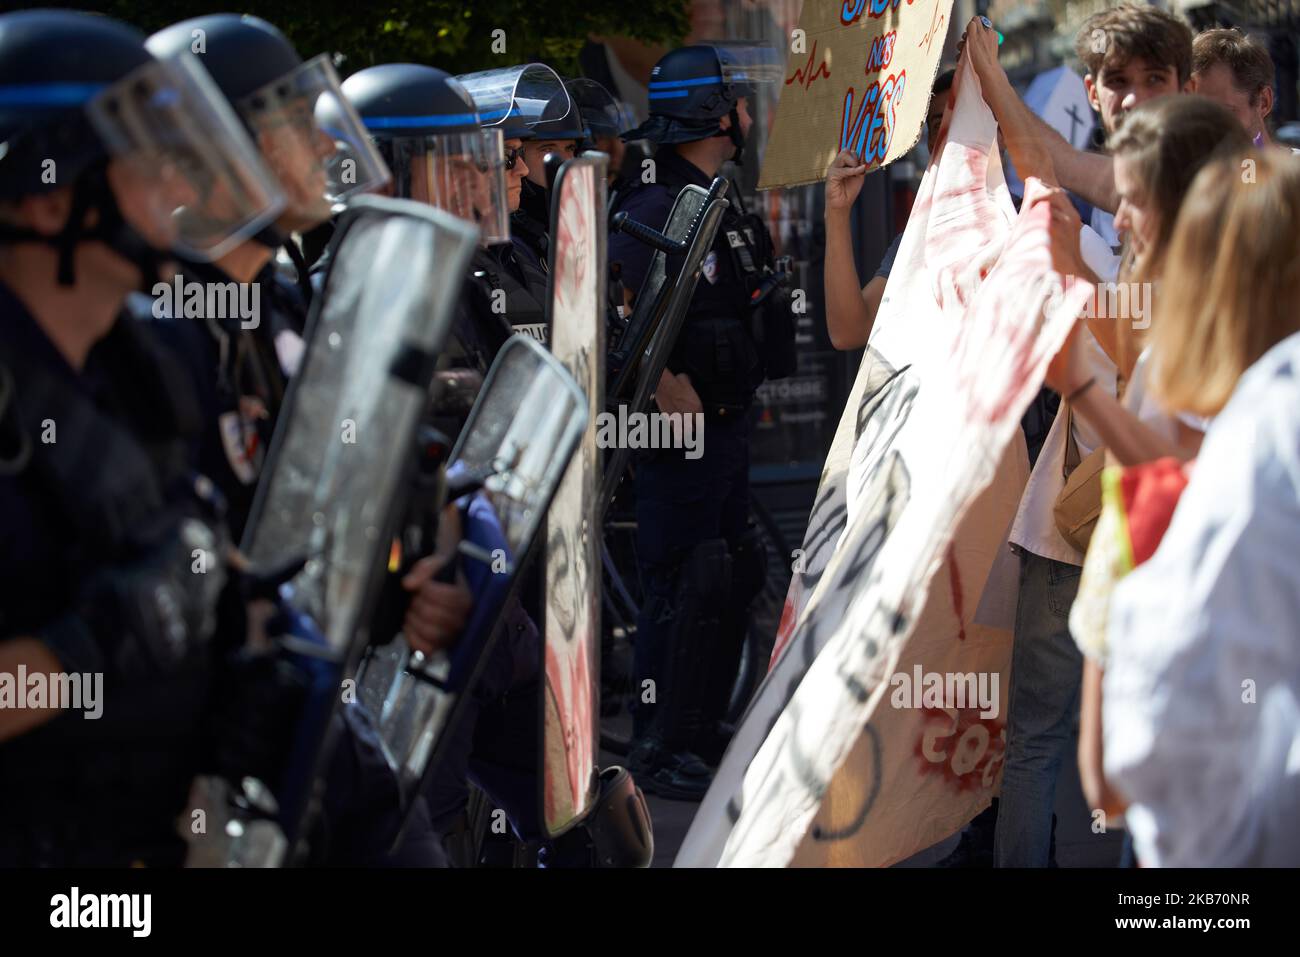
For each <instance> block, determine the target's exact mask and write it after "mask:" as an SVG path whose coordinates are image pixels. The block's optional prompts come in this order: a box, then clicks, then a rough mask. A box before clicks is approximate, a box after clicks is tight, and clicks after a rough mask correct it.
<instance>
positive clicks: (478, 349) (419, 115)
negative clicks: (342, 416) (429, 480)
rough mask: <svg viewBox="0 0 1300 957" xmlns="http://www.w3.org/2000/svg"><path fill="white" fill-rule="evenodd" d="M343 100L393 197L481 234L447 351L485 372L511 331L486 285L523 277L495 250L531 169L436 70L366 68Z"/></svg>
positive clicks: (529, 313) (505, 239)
mask: <svg viewBox="0 0 1300 957" xmlns="http://www.w3.org/2000/svg"><path fill="white" fill-rule="evenodd" d="M343 92H344V94H345V95H346V96H347V98H348V100H349V102H350V103H351V104H352V106H353V107H354V108H355V109H356V111H357V113H358V114H359V115H360V117H361V121H362V123H364V124H365V127H366V130H367V132H368V133H369V135H370V137H371V138H372V140H373V142H374V144H375V146H376V148H377V149H378V151H379V153H380V155H381V156H383V158H384V161H385V162H386V163H387V164H388V166H389V168H390V169H391V170H392V171H393V183H392V186H391V192H392V193H393V194H394V195H396V196H399V197H401V198H404V199H413V200H416V201H418V202H422V203H427V204H429V205H430V206H436V207H437V208H439V209H442V210H445V211H446V212H449V213H451V214H452V215H453V216H457V217H459V218H461V219H464V220H466V221H467V222H470V223H474V224H475V225H477V226H478V227H479V245H480V249H479V251H478V253H477V254H476V257H475V259H474V265H473V267H472V270H473V272H474V273H475V274H477V275H476V278H475V279H473V280H471V287H470V288H469V289H468V290H467V293H468V294H469V295H468V296H462V298H461V302H460V304H459V306H458V309H457V315H456V321H455V324H454V326H453V340H452V341H451V342H449V344H448V349H449V351H450V353H451V358H452V362H453V363H454V364H455V365H457V366H464V367H468V368H472V369H476V370H477V371H478V372H479V373H483V372H486V371H487V367H488V366H489V365H490V364H491V362H492V359H493V358H494V357H495V355H496V352H497V350H498V349H499V348H500V347H501V345H502V343H504V342H505V340H506V337H507V336H509V335H510V334H511V332H512V329H511V326H510V323H509V322H508V321H507V318H506V315H507V311H506V306H507V304H508V303H507V302H506V301H505V299H506V297H505V295H504V294H503V295H502V296H501V297H498V300H500V301H501V308H500V310H499V311H498V310H496V309H494V308H493V305H494V303H493V300H492V297H491V287H490V285H487V284H486V283H485V279H484V277H486V276H487V275H489V274H491V275H494V276H495V275H498V274H500V273H502V272H505V273H506V274H507V276H508V280H507V281H511V280H514V279H515V277H517V276H519V275H520V274H519V273H517V272H515V271H514V270H513V269H512V268H511V267H512V265H513V260H512V259H510V258H503V259H500V260H499V259H497V258H495V257H494V256H493V254H492V253H489V252H488V250H489V249H490V248H492V247H496V246H501V245H503V244H505V245H507V246H508V244H509V242H510V211H511V209H512V201H511V197H512V196H513V197H514V201H513V205H514V206H516V207H517V205H518V196H519V184H520V182H521V181H522V179H523V175H524V173H525V171H526V168H525V167H524V165H523V160H522V158H519V157H518V155H517V154H512V156H514V157H515V158H514V159H512V160H511V168H510V169H508V170H507V168H506V162H507V161H506V158H505V149H504V146H503V141H502V131H501V130H500V129H498V128H495V127H493V128H488V129H484V128H483V127H482V125H481V123H480V121H479V114H478V108H477V107H476V106H475V104H474V101H473V100H472V99H471V98H470V95H469V93H468V92H467V91H466V90H465V88H464V87H463V86H462V85H461V84H460V81H459V80H457V79H456V78H455V77H453V76H451V75H450V74H448V73H446V72H444V71H442V70H439V69H436V68H435V67H431V66H422V65H418V64H414V63H387V64H383V65H381V66H373V67H368V68H366V69H364V70H361V71H359V72H357V73H354V74H352V75H351V76H350V77H348V78H347V80H346V81H345V82H344V84H343ZM485 285H486V289H485ZM470 297H473V298H470ZM516 300H517V302H518V300H519V297H518V296H517V297H516ZM529 305H530V307H532V308H530V309H526V310H523V309H521V310H519V311H518V312H517V317H518V318H519V319H520V320H521V321H527V322H530V323H532V324H538V323H540V322H541V321H542V320H541V319H540V318H539V317H538V316H537V314H536V307H537V305H538V304H536V303H530V304H529ZM456 428H457V429H458V428H459V424H457V425H456Z"/></svg>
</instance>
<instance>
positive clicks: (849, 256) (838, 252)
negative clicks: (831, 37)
mask: <svg viewBox="0 0 1300 957" xmlns="http://www.w3.org/2000/svg"><path fill="white" fill-rule="evenodd" d="M954 75H955V73H954V71H953V70H945V71H944V72H942V73H940V74H939V78H938V79H937V80H935V81H934V88H933V90H932V91H931V93H930V106H929V109H928V110H927V111H926V114H925V142H926V144H927V145H928V146H929V148H930V150H931V151H932V152H933V150H934V149H935V148H936V146H937V145H938V141H939V124H940V123H941V122H942V121H943V114H944V111H945V110H946V109H947V108H948V100H949V99H950V96H951V91H952V81H953V76H954ZM866 172H867V167H866V164H865V163H860V162H859V161H858V157H857V156H856V155H855V154H854V153H852V152H851V151H850V150H844V151H842V152H841V153H840V154H839V155H838V156H836V157H835V159H834V160H833V161H832V162H831V165H830V168H828V169H827V170H826V214H825V215H826V265H825V268H824V270H823V276H824V279H825V283H826V332H827V334H828V335H829V336H830V340H831V345H832V346H834V347H835V348H836V349H840V350H843V351H849V350H853V349H861V348H862V347H863V346H865V345H866V344H867V340H868V339H870V338H871V328H872V326H873V325H874V324H875V322H876V314H877V313H878V312H879V311H880V302H881V300H882V299H883V298H884V296H885V282H886V281H887V280H888V279H889V273H890V270H891V269H893V268H894V257H896V256H897V255H898V246H899V244H900V243H902V241H903V233H902V231H900V232H899V234H898V235H897V236H895V237H894V241H893V242H891V243H890V244H889V248H888V249H886V250H885V255H884V256H883V257H882V258H881V260H880V266H879V267H877V269H876V273H875V275H874V276H872V277H871V279H870V281H869V282H868V283H867V284H866V285H865V286H861V287H860V288H859V285H860V283H859V278H858V268H857V265H856V263H854V261H853V235H852V233H851V231H850V223H851V220H850V216H849V214H850V212H851V210H852V209H853V204H854V203H856V202H857V199H858V194H859V193H861V192H862V182H863V179H864V177H865V176H866Z"/></svg>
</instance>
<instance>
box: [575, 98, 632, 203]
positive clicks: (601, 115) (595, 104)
mask: <svg viewBox="0 0 1300 957" xmlns="http://www.w3.org/2000/svg"><path fill="white" fill-rule="evenodd" d="M564 87H565V89H567V90H568V91H569V98H570V99H572V100H573V105H574V106H575V107H576V108H577V110H578V112H579V113H580V114H581V115H582V123H583V127H584V128H585V129H586V131H587V138H586V139H585V140H583V141H582V142H580V143H579V144H578V152H579V153H585V152H587V151H588V150H599V151H600V152H602V153H604V154H605V155H607V156H608V157H609V167H608V169H606V171H605V173H606V175H607V176H608V179H609V183H610V184H611V185H612V184H613V183H615V182H617V181H618V179H619V176H620V175H621V173H622V170H623V156H624V155H625V153H626V150H627V147H626V146H624V144H623V139H622V133H623V131H624V130H625V129H627V128H628V127H629V126H630V125H631V124H630V123H628V122H627V119H626V118H627V115H628V113H627V109H626V107H624V106H622V105H621V104H620V103H619V101H618V100H616V99H614V96H613V94H611V93H610V92H609V90H607V89H605V88H604V87H603V86H601V85H600V84H599V83H597V82H596V81H595V80H592V79H589V78H587V77H585V76H580V77H577V78H575V79H572V80H565V81H564Z"/></svg>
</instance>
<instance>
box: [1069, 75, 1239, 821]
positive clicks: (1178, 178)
mask: <svg viewBox="0 0 1300 957" xmlns="http://www.w3.org/2000/svg"><path fill="white" fill-rule="evenodd" d="M1108 145H1109V148H1110V150H1111V153H1112V155H1113V156H1114V162H1115V167H1116V182H1117V183H1118V184H1119V186H1120V190H1121V194H1122V196H1123V199H1122V200H1121V202H1120V210H1119V214H1118V216H1117V217H1116V223H1117V224H1118V225H1119V227H1120V230H1121V232H1123V233H1124V234H1125V235H1127V236H1128V237H1130V243H1129V245H1130V251H1131V253H1132V256H1131V260H1130V262H1129V264H1128V265H1127V267H1126V269H1125V270H1124V271H1123V273H1122V274H1121V280H1122V281H1123V282H1124V287H1123V288H1124V289H1125V292H1126V294H1127V298H1128V299H1129V302H1130V304H1131V303H1132V302H1134V301H1136V300H1135V298H1134V297H1138V298H1140V299H1143V300H1145V301H1146V303H1147V306H1148V308H1149V307H1150V304H1151V303H1152V301H1153V300H1157V299H1158V296H1159V292H1158V291H1157V290H1158V289H1159V288H1160V280H1161V278H1162V271H1163V267H1164V263H1165V259H1166V254H1167V251H1168V248H1169V241H1170V237H1171V234H1172V233H1173V227H1174V222H1175V220H1176V219H1177V216H1178V209H1179V206H1180V205H1181V203H1182V201H1183V196H1184V194H1185V193H1186V190H1187V187H1188V186H1189V185H1190V183H1191V181H1192V179H1193V178H1194V177H1195V175H1196V173H1197V172H1198V171H1199V170H1200V169H1201V168H1202V167H1203V166H1204V165H1205V164H1206V163H1208V162H1209V161H1210V160H1212V159H1213V158H1214V157H1215V156H1216V155H1221V154H1224V153H1229V154H1232V153H1240V152H1242V151H1244V150H1245V149H1246V148H1247V147H1248V146H1249V145H1250V139H1249V137H1248V136H1247V135H1246V132H1245V131H1244V130H1243V129H1242V127H1241V126H1240V124H1239V123H1237V121H1236V120H1235V119H1234V117H1233V116H1232V115H1231V114H1230V113H1228V112H1227V110H1225V109H1223V108H1222V107H1220V106H1218V105H1217V104H1214V103H1211V102H1209V101H1208V100H1205V99H1203V98H1201V97H1163V98H1161V99H1159V100H1155V101H1153V102H1151V103H1148V104H1144V105H1143V106H1141V107H1139V108H1138V109H1136V110H1134V111H1133V112H1132V113H1131V114H1129V115H1128V117H1127V118H1126V119H1125V121H1124V122H1123V124H1122V125H1121V127H1120V129H1119V131H1118V132H1117V133H1115V134H1114V135H1113V136H1112V137H1111V139H1110V142H1109V144H1108ZM1098 301H1101V300H1100V297H1099V299H1098ZM1113 301H1118V299H1115V300H1113ZM1088 321H1089V322H1090V323H1096V322H1107V323H1111V322H1114V323H1118V325H1119V329H1118V332H1119V336H1118V338H1119V342H1120V344H1121V347H1122V348H1121V350H1120V351H1121V353H1122V354H1128V355H1136V360H1135V361H1132V360H1130V361H1126V362H1123V363H1122V364H1123V365H1124V366H1125V374H1126V381H1127V385H1126V389H1125V392H1124V397H1123V400H1122V401H1121V400H1117V399H1115V398H1114V397H1112V396H1111V395H1109V394H1107V393H1105V392H1101V391H1098V390H1097V389H1096V388H1094V387H1093V385H1090V384H1089V383H1088V382H1087V375H1088V372H1087V369H1086V368H1085V367H1084V365H1083V363H1082V360H1081V357H1080V353H1079V349H1078V348H1077V343H1078V335H1077V332H1078V329H1079V327H1076V333H1075V334H1072V335H1071V337H1070V339H1069V340H1068V342H1067V344H1066V347H1065V348H1064V349H1062V351H1061V353H1060V354H1059V355H1058V356H1057V358H1056V359H1055V360H1054V361H1053V363H1052V365H1051V366H1050V367H1049V369H1048V374H1047V380H1048V383H1049V385H1051V386H1052V387H1053V388H1055V389H1058V390H1059V391H1060V392H1061V393H1062V394H1065V395H1071V396H1073V397H1074V399H1073V402H1072V403H1071V409H1072V411H1073V412H1074V414H1076V415H1077V416H1079V417H1081V418H1082V419H1084V420H1085V421H1087V422H1089V423H1091V424H1093V425H1094V427H1095V428H1096V430H1097V432H1098V434H1099V435H1100V437H1101V440H1102V442H1103V444H1104V445H1105V447H1106V449H1107V450H1108V453H1109V454H1108V459H1109V460H1114V461H1116V462H1118V463H1119V464H1120V465H1138V464H1141V463H1143V462H1150V461H1153V460H1155V459H1159V458H1164V457H1173V458H1176V459H1180V460H1186V459H1189V458H1191V457H1192V456H1193V455H1195V454H1196V451H1197V449H1198V448H1199V446H1200V440H1201V436H1202V435H1203V433H1204V431H1205V428H1206V422H1205V421H1204V420H1203V419H1201V418H1200V417H1197V416H1192V415H1188V414H1182V415H1171V414H1170V413H1169V412H1168V411H1166V410H1165V408H1164V407H1162V406H1161V405H1160V404H1159V403H1157V402H1155V401H1154V399H1153V398H1152V396H1151V395H1150V387H1149V379H1150V370H1151V365H1152V352H1151V349H1150V347H1149V346H1147V347H1145V348H1141V349H1140V351H1139V349H1138V348H1136V347H1134V346H1133V345H1131V344H1130V343H1131V342H1132V341H1134V340H1136V341H1137V342H1139V343H1140V338H1139V337H1141V336H1142V335H1143V333H1142V331H1141V330H1138V329H1135V328H1134V326H1135V324H1134V323H1133V322H1132V317H1131V316H1128V317H1108V318H1094V319H1090V320H1088ZM1137 325H1141V323H1139V324H1137ZM1125 346H1127V347H1126V348H1124V347H1125ZM1126 358H1127V356H1126ZM1113 542H1114V531H1113V530H1110V531H1107V532H1106V534H1102V533H1101V531H1100V525H1099V531H1098V533H1097V534H1096V535H1094V538H1093V544H1092V546H1091V547H1090V549H1089V552H1088V557H1087V560H1086V561H1085V564H1084V571H1083V575H1082V578H1081V582H1080V588H1079V596H1078V598H1077V599H1076V601H1075V603H1074V607H1073V609H1072V611H1071V619H1070V624H1071V630H1072V632H1073V634H1074V637H1075V640H1076V642H1078V644H1079V647H1080V650H1081V652H1082V653H1083V655H1084V664H1083V678H1082V681H1083V684H1082V692H1081V693H1082V701H1081V718H1080V733H1079V768H1080V778H1081V781H1082V784H1083V788H1084V796H1085V797H1086V798H1087V800H1088V802H1089V804H1088V806H1089V807H1091V808H1100V809H1102V810H1104V811H1107V812H1108V813H1109V812H1113V811H1114V810H1115V809H1116V807H1115V802H1114V800H1113V799H1112V798H1111V797H1109V793H1110V792H1109V788H1108V787H1107V785H1106V782H1105V779H1104V776H1103V775H1102V772H1101V676H1102V673H1103V668H1104V663H1105V650H1104V643H1103V642H1098V641H1096V635H1097V632H1099V631H1102V630H1104V621H1105V619H1106V615H1107V609H1106V605H1107V599H1108V595H1109V588H1108V587H1107V585H1105V584H1099V582H1098V574H1099V573H1098V571H1097V563H1098V562H1106V561H1108V560H1109V556H1107V555H1106V554H1105V552H1106V551H1107V550H1108V549H1110V548H1111V547H1112V545H1113ZM1098 549H1101V550H1102V552H1103V554H1101V555H1094V554H1093V552H1094V551H1095V550H1098ZM1103 567H1105V566H1104V565H1103ZM1102 581H1103V582H1104V581H1105V578H1104V577H1103V579H1102ZM1090 623H1092V624H1091V625H1090ZM1099 645H1101V647H1099Z"/></svg>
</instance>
